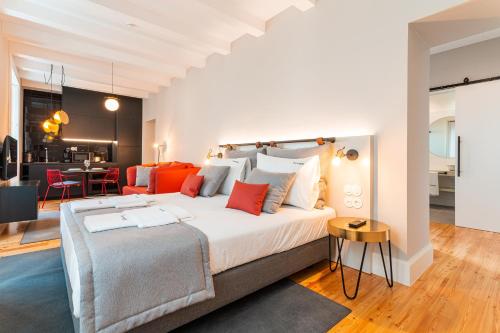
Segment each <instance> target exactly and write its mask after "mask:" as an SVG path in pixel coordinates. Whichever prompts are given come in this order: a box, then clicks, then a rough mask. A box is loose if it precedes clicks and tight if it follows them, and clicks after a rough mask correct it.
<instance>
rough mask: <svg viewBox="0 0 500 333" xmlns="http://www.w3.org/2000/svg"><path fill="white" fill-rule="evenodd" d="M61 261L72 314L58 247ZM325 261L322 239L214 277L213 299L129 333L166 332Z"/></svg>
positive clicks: (325, 241)
mask: <svg viewBox="0 0 500 333" xmlns="http://www.w3.org/2000/svg"><path fill="white" fill-rule="evenodd" d="M61 258H62V261H63V267H64V275H65V278H66V287H67V290H68V297H69V300H70V301H69V304H70V307H71V313H72V314H73V304H72V301H71V299H72V298H71V295H72V290H71V286H70V284H69V278H68V274H67V271H66V262H65V260H64V249H63V248H62V247H61ZM327 258H328V237H324V238H321V239H318V240H315V241H313V242H310V243H307V244H304V245H301V246H299V247H296V248H294V249H291V250H288V251H285V252H281V253H277V254H273V255H271V256H268V257H264V258H261V259H257V260H255V261H252V262H249V263H247V264H244V265H241V266H237V267H234V268H232V269H229V270H227V271H224V272H222V273H219V274H216V275H214V277H213V280H214V287H215V297H214V298H212V299H210V300H207V301H204V302H201V303H197V304H194V305H191V306H189V307H186V308H183V309H180V310H177V311H175V312H173V313H170V314H167V315H165V316H163V317H160V318H157V319H155V320H153V321H151V322H149V323H146V324H144V325H141V326H139V327H136V328H134V329H133V330H131V331H130V332H134V333H139V332H140V333H153V332H154V333H156V332H169V331H171V330H173V329H175V328H178V327H180V326H182V325H184V324H187V323H189V322H191V321H193V320H195V319H197V318H200V317H202V316H204V315H206V314H208V313H210V312H212V311H214V310H217V309H218V308H221V307H223V306H224V305H227V304H229V303H231V302H234V301H236V300H238V299H240V298H242V297H244V296H247V295H249V294H251V293H253V292H255V291H257V290H259V289H261V288H264V287H266V286H268V285H270V284H273V283H274V282H277V281H279V280H281V279H283V278H285V277H287V276H290V275H292V274H294V273H297V272H299V271H301V270H303V269H305V268H307V267H309V266H311V265H314V264H316V263H318V262H320V261H322V260H324V259H327ZM72 317H73V325H74V327H75V332H76V333H79V331H80V330H79V328H80V322H79V319H78V318H76V317H74V316H73V315H72Z"/></svg>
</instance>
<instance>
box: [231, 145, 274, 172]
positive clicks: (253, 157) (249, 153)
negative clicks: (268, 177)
mask: <svg viewBox="0 0 500 333" xmlns="http://www.w3.org/2000/svg"><path fill="white" fill-rule="evenodd" d="M258 153H260V154H265V153H266V147H264V148H257V149H252V150H226V151H225V152H224V157H225V158H241V157H248V158H249V159H250V165H251V167H252V169H253V168H255V167H256V166H257V154H258Z"/></svg>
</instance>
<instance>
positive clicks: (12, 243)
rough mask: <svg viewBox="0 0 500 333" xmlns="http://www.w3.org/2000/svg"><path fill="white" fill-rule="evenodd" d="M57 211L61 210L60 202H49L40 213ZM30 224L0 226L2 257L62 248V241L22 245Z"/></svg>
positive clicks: (53, 240)
mask: <svg viewBox="0 0 500 333" xmlns="http://www.w3.org/2000/svg"><path fill="white" fill-rule="evenodd" d="M56 210H59V200H52V201H47V202H46V203H45V208H43V209H40V211H56ZM28 224H29V222H13V223H7V224H3V225H2V224H0V257H5V256H11V255H15V254H22V253H28V252H33V251H41V250H48V249H53V248H57V247H59V246H61V240H60V239H52V240H49V241H45V242H38V243H30V244H24V245H21V244H20V243H21V239H22V238H23V235H24V230H26V227H27V226H28Z"/></svg>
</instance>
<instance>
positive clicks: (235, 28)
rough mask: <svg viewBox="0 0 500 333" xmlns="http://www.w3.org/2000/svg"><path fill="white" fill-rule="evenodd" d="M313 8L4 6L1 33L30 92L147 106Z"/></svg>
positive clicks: (267, 3) (223, 0)
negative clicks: (216, 59)
mask: <svg viewBox="0 0 500 333" xmlns="http://www.w3.org/2000/svg"><path fill="white" fill-rule="evenodd" d="M314 3H315V0H43V1H40V0H0V20H1V21H2V33H3V34H4V35H5V37H6V38H7V39H8V40H9V49H10V53H11V55H12V58H13V60H14V62H15V65H16V67H17V70H18V74H19V76H20V77H21V79H22V82H23V85H24V86H30V87H35V88H43V87H44V74H45V76H46V77H48V75H49V73H50V65H51V64H54V66H55V72H54V77H53V78H54V84H56V83H59V82H60V74H61V66H62V65H64V69H65V74H66V75H65V76H66V80H65V85H67V86H72V87H77V88H83V89H90V90H97V91H104V92H110V91H111V87H110V83H111V63H112V62H113V63H114V69H115V71H114V72H115V79H114V82H115V89H114V90H115V93H117V94H122V95H128V96H134V97H141V98H146V97H148V95H149V94H150V93H155V92H157V91H158V89H159V88H160V87H168V86H169V85H170V82H171V80H172V79H173V78H183V77H185V75H186V71H187V70H188V69H189V68H191V67H197V68H202V67H203V66H205V63H206V59H207V57H209V56H210V55H212V54H214V53H218V54H223V55H226V54H229V53H230V52H231V43H232V42H234V41H235V40H237V39H238V38H240V37H242V36H244V35H246V34H249V35H252V36H255V37H259V36H262V35H263V34H264V33H265V31H266V22H267V21H268V20H269V19H271V18H272V17H274V16H275V15H277V14H279V13H280V12H282V11H284V10H286V9H288V8H289V7H291V6H294V7H296V8H297V9H299V10H302V11H305V10H307V9H309V8H311V7H312V6H314Z"/></svg>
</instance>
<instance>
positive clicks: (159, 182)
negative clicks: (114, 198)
mask: <svg viewBox="0 0 500 333" xmlns="http://www.w3.org/2000/svg"><path fill="white" fill-rule="evenodd" d="M144 166H151V165H144ZM199 170H200V168H197V167H194V166H193V164H191V163H182V162H171V163H161V164H160V165H158V166H157V167H155V168H154V169H153V170H151V174H150V176H149V187H146V186H135V179H136V175H137V167H136V166H133V167H129V168H127V186H124V187H123V189H122V192H123V194H124V195H127V194H159V193H172V192H179V191H180V189H181V186H182V183H183V182H184V179H186V177H187V176H188V175H190V174H196V173H198V171H199Z"/></svg>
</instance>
